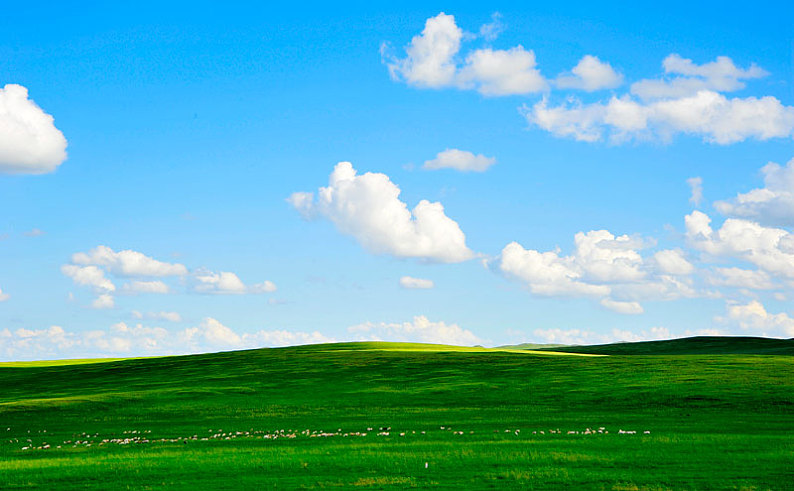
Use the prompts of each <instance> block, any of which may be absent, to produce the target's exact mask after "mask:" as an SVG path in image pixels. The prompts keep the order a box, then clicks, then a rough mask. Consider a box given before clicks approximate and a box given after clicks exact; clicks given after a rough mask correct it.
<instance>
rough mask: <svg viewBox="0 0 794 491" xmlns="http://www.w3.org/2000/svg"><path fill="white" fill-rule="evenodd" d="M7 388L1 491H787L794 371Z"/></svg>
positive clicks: (563, 372)
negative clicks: (408, 490) (164, 489)
mask: <svg viewBox="0 0 794 491" xmlns="http://www.w3.org/2000/svg"><path fill="white" fill-rule="evenodd" d="M727 351H730V350H727ZM684 352H687V351H686V350H684ZM0 387H2V391H0V489H27V488H30V489H34V488H47V489H86V488H100V489H108V488H121V489H125V488H136V489H147V488H149V489H151V488H161V487H168V488H172V489H193V490H196V489H230V488H243V489H261V488H273V487H276V488H282V489H296V488H297V489H300V488H312V489H314V488H334V489H340V488H373V489H380V488H387V487H396V488H409V487H419V488H441V489H483V488H485V489H488V488H499V489H504V488H519V489H549V488H552V489H554V488H559V489H572V488H573V489H618V490H633V489H650V490H656V489H747V490H760V489H791V488H794V357H792V356H784V355H746V354H740V355H737V354H708V355H670V354H666V355H647V356H646V355H628V354H625V355H617V356H569V355H565V354H562V353H550V352H549V353H544V352H542V351H540V352H539V351H522V350H516V349H505V350H489V349H484V348H470V349H458V348H455V347H445V346H432V345H406V344H393V343H345V344H334V345H315V346H307V347H293V348H282V349H263V350H252V351H238V352H227V353H216V354H208V355H195V356H185V357H165V358H144V359H130V360H117V361H108V360H103V363H88V364H86V363H82V364H64V362H58V363H53V364H52V365H51V366H47V365H46V364H43V363H38V364H35V365H30V366H13V364H11V365H9V364H5V365H0Z"/></svg>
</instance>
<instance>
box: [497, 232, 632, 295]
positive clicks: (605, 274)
mask: <svg viewBox="0 0 794 491" xmlns="http://www.w3.org/2000/svg"><path fill="white" fill-rule="evenodd" d="M574 242H575V244H576V250H575V252H574V254H573V255H571V256H562V257H561V256H560V255H559V254H558V253H557V252H551V251H550V252H539V251H535V250H527V249H524V248H523V247H522V246H521V245H520V244H518V243H517V242H513V243H510V244H508V245H507V246H506V247H505V248H504V249H503V250H502V254H501V256H500V258H499V269H500V270H501V271H502V273H505V274H507V275H508V276H513V277H516V278H518V279H520V280H522V281H524V282H525V283H526V284H527V286H528V287H529V289H530V291H531V292H532V293H535V294H538V295H551V296H558V295H563V296H597V297H604V296H607V295H609V294H610V293H611V291H612V290H611V288H610V286H609V285H608V284H609V283H618V282H636V281H639V280H642V279H643V278H644V277H645V276H646V275H647V273H646V272H645V271H644V270H643V259H642V256H641V255H640V254H639V252H637V250H635V249H641V248H643V247H644V246H645V245H644V244H643V242H642V241H641V240H639V239H636V238H632V237H629V236H628V235H622V236H619V237H616V236H614V235H613V234H611V233H610V232H609V231H607V230H591V231H589V232H587V233H583V232H579V233H577V234H576V236H575V237H574ZM624 310H625V309H624Z"/></svg>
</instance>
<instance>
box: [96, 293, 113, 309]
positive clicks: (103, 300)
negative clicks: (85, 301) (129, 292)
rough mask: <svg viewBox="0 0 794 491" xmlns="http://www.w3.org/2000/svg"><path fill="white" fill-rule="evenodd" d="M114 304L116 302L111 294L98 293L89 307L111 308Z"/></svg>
mask: <svg viewBox="0 0 794 491" xmlns="http://www.w3.org/2000/svg"><path fill="white" fill-rule="evenodd" d="M115 306H116V302H115V300H114V299H113V295H110V294H108V293H103V294H101V295H99V296H98V297H97V298H96V299H95V300H94V301H93V302H91V307H93V308H95V309H112V308H113V307H115Z"/></svg>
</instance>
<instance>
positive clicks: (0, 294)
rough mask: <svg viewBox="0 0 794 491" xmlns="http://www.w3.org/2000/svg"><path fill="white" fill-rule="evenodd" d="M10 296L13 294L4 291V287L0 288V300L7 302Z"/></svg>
mask: <svg viewBox="0 0 794 491" xmlns="http://www.w3.org/2000/svg"><path fill="white" fill-rule="evenodd" d="M9 298H11V296H10V295H9V294H7V293H3V290H2V288H0V302H5V301H6V300H8V299H9Z"/></svg>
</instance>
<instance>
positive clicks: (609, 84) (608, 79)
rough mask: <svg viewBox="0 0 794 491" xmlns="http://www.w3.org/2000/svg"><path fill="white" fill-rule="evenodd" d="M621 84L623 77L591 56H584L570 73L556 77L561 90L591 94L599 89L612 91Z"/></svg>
mask: <svg viewBox="0 0 794 491" xmlns="http://www.w3.org/2000/svg"><path fill="white" fill-rule="evenodd" d="M622 83H623V75H621V74H619V73H617V72H616V71H615V70H614V69H613V68H612V65H610V64H609V63H606V62H603V61H601V60H599V59H598V57H596V56H593V55H585V56H584V57H583V58H582V59H581V60H579V63H577V64H576V66H575V67H573V68H572V69H571V73H564V74H562V75H560V76H558V77H557V81H556V85H557V87H559V88H561V89H580V90H585V91H588V92H593V91H596V90H601V89H614V88H615V87H618V86H620V84H622Z"/></svg>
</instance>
